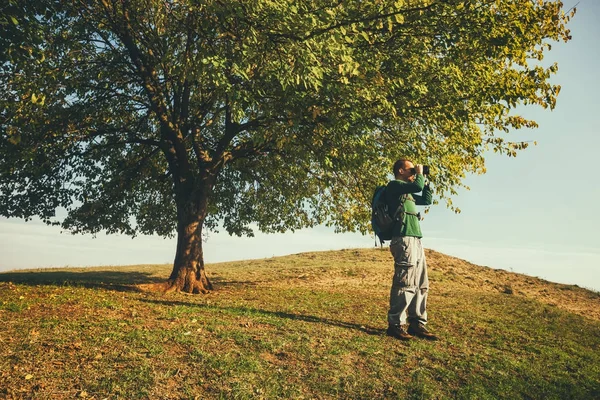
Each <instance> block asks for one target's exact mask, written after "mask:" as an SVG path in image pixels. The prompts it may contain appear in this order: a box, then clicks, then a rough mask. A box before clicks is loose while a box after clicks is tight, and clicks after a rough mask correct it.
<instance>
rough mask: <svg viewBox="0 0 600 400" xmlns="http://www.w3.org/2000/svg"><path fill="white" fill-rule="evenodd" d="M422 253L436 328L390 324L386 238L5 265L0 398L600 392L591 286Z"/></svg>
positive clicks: (591, 395)
mask: <svg viewBox="0 0 600 400" xmlns="http://www.w3.org/2000/svg"><path fill="white" fill-rule="evenodd" d="M427 256H428V260H429V272H430V281H431V289H430V297H429V308H428V312H429V318H430V323H429V327H430V330H432V331H433V332H435V333H436V334H438V335H439V336H440V340H439V341H437V342H427V341H423V340H413V341H411V342H409V343H404V342H399V341H397V340H394V339H392V338H388V337H386V336H385V328H386V311H387V305H388V294H389V287H390V280H391V269H392V259H391V256H390V254H389V251H387V250H380V249H364V250H343V251H332V252H317V253H303V254H297V255H291V256H286V257H277V258H270V259H263V260H251V261H243V262H231V263H220V264H212V265H208V266H207V270H208V274H209V276H210V278H211V279H212V280H213V283H214V284H215V285H216V288H217V290H215V291H214V292H212V293H210V294H208V295H194V296H192V295H184V294H176V293H175V294H157V293H143V292H137V291H134V290H131V289H132V287H131V285H133V284H144V283H152V282H155V281H160V280H162V279H165V278H166V277H167V276H168V274H169V272H170V267H169V266H166V265H159V266H131V267H115V268H86V269H63V270H39V271H34V272H12V273H4V274H0V398H7V399H11V398H16V399H25V398H27V399H29V398H32V399H72V398H86V399H220V398H222V399H280V398H289V399H405V398H406V399H447V398H456V399H598V398H600V294H599V293H597V292H593V291H589V290H585V289H582V288H579V287H577V286H569V285H560V284H554V283H550V282H546V281H543V280H541V279H537V278H532V277H528V276H525V275H519V274H514V273H509V272H506V271H501V270H493V269H490V268H486V267H480V266H476V265H472V264H470V263H467V262H465V261H462V260H459V259H456V258H452V257H448V256H445V255H443V254H440V253H436V252H434V251H427Z"/></svg>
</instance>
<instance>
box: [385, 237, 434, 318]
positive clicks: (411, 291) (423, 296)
mask: <svg viewBox="0 0 600 400" xmlns="http://www.w3.org/2000/svg"><path fill="white" fill-rule="evenodd" d="M390 251H391V252H392V255H393V256H394V278H393V280H392V290H391V293H390V309H389V311H388V323H389V324H390V325H405V324H406V323H407V322H408V323H416V322H421V323H423V324H426V323H427V291H428V289H429V278H428V277H427V262H426V261H425V251H424V250H423V246H422V245H421V239H420V238H417V237H412V236H396V237H393V238H392V242H391V244H390Z"/></svg>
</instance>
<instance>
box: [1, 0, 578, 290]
mask: <svg viewBox="0 0 600 400" xmlns="http://www.w3.org/2000/svg"><path fill="white" fill-rule="evenodd" d="M34 5H35V6H34ZM4 11H5V12H4V13H3V15H4V16H3V19H2V20H1V21H0V22H1V26H2V29H3V30H4V31H5V32H11V35H10V36H4V35H3V37H10V39H9V42H6V41H2V42H0V43H1V44H2V45H3V47H5V49H3V50H7V51H6V52H3V54H6V56H5V58H4V59H3V60H2V65H1V66H0V82H1V85H2V95H1V97H0V101H1V102H2V110H3V111H2V113H1V120H0V129H1V139H0V154H1V156H2V157H1V160H0V187H1V188H2V193H1V194H0V215H3V216H8V217H18V218H26V219H27V218H31V217H33V216H39V217H40V218H41V219H42V220H44V221H45V222H46V223H49V224H59V225H61V226H62V227H63V228H65V229H68V230H70V231H72V232H75V233H78V232H81V233H84V232H87V233H97V232H99V231H102V230H106V231H107V232H109V233H113V232H120V233H125V234H129V235H135V234H139V233H141V234H159V235H171V234H173V232H176V235H177V251H176V256H175V261H174V265H173V272H172V274H171V276H170V279H169V281H168V283H167V286H165V287H167V288H171V289H176V290H180V291H185V292H192V293H198V292H204V291H206V290H210V289H211V288H212V285H211V283H210V281H209V280H208V278H207V277H206V274H205V269H204V262H203V254H202V232H203V229H207V230H215V229H217V228H218V227H219V226H220V225H222V227H223V229H225V230H226V231H227V232H229V233H230V234H235V235H252V232H253V230H252V226H253V224H256V228H257V229H259V230H261V231H265V232H282V231H285V230H294V229H299V228H302V227H310V226H314V225H316V224H327V225H329V226H334V227H336V229H337V230H340V231H344V230H354V231H355V230H359V231H362V232H363V233H365V232H366V231H367V229H368V220H369V207H368V205H369V201H370V194H371V192H372V190H373V188H374V186H375V185H376V184H377V183H379V182H381V181H382V180H384V179H385V178H386V175H387V174H388V172H389V169H390V165H391V164H392V163H393V161H394V160H395V159H396V158H398V157H399V156H401V155H402V156H408V157H411V158H413V159H415V160H418V161H419V162H421V163H425V164H429V165H431V169H432V173H433V174H432V181H433V183H434V186H435V191H436V194H437V196H438V197H440V198H445V199H446V200H447V202H448V205H450V206H451V195H452V194H455V190H456V188H457V187H458V186H461V185H462V183H461V181H462V179H463V178H464V177H465V174H466V173H483V172H485V167H484V153H485V151H486V150H488V149H493V150H495V151H500V152H502V153H505V154H508V155H515V152H516V151H517V150H519V149H522V148H525V147H526V146H527V144H526V143H513V142H509V141H507V140H505V138H504V137H503V136H502V133H503V132H508V130H509V129H511V128H522V127H535V126H536V125H535V122H534V121H530V120H526V119H524V118H522V117H520V116H518V115H515V114H514V109H515V107H516V106H517V105H520V104H535V105H540V106H542V107H544V108H546V107H550V108H553V107H554V105H555V101H556V96H557V94H558V92H559V89H560V87H559V86H558V85H554V84H552V83H551V82H550V81H549V79H550V77H551V74H552V73H554V72H556V70H557V66H556V65H552V66H550V67H547V68H544V67H542V66H541V65H540V62H539V61H540V60H542V58H543V55H544V53H545V52H546V51H547V50H549V49H550V42H551V41H558V40H562V41H567V40H568V39H569V31H568V29H567V28H566V24H567V22H568V20H569V18H570V17H571V15H572V13H571V14H570V15H566V14H565V13H564V11H563V6H562V3H561V2H560V1H548V0H535V1H534V0H434V1H432V0H396V1H384V0H381V1H375V0H373V1H349V0H339V1H336V2H329V1H322V0H305V1H299V2H290V1H287V0H268V1H267V0H252V1H246V0H239V1H222V0H206V1H197V0H101V1H97V2H88V1H83V0H79V1H77V0H65V1H60V2H58V1H56V2H52V1H48V0H45V1H42V0H40V1H35V2H33V1H26V0H22V1H15V0H11V1H10V2H9V4H8V5H7V6H6V9H5V10H4ZM573 12H574V10H573ZM57 210H62V213H64V214H65V215H66V216H65V217H64V218H59V217H57V216H56V215H57Z"/></svg>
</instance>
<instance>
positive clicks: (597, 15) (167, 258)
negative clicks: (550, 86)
mask: <svg viewBox="0 0 600 400" xmlns="http://www.w3.org/2000/svg"><path fill="white" fill-rule="evenodd" d="M564 3H565V9H569V8H570V7H572V6H573V5H575V4H576V1H572V0H566V1H564ZM569 28H570V29H571V33H572V36H573V40H572V41H570V42H568V43H567V44H562V43H560V44H559V43H557V44H553V47H552V51H550V52H549V53H548V54H547V56H546V59H545V63H546V62H548V63H550V62H554V61H556V62H558V64H559V72H558V74H557V75H555V77H554V78H553V81H554V82H555V83H558V84H560V85H561V86H562V90H561V93H560V95H559V98H558V103H557V106H556V108H555V109H554V110H553V111H549V110H543V109H541V108H540V109H538V108H526V109H523V110H521V113H522V114H523V115H524V116H526V117H529V118H532V119H535V120H536V121H537V122H538V124H539V128H538V129H535V130H520V131H516V132H512V133H510V134H509V135H508V139H514V140H531V141H537V143H538V145H537V146H533V147H530V148H528V149H527V150H525V151H523V152H521V153H520V154H519V156H518V157H517V158H507V157H503V156H497V155H495V154H493V153H490V154H489V155H488V157H487V169H488V172H487V173H486V174H485V175H481V176H469V177H468V178H467V180H466V184H467V185H468V186H470V187H471V190H470V191H465V190H463V191H460V193H459V195H458V196H457V197H456V198H454V204H455V205H457V206H458V207H460V208H461V210H462V213H461V214H458V215H457V214H454V213H453V212H451V211H450V210H448V209H446V208H445V206H444V205H443V204H442V205H438V206H436V207H433V208H432V209H431V211H430V213H429V214H427V215H426V217H425V220H424V221H423V222H422V229H423V231H424V234H425V237H424V239H423V241H424V245H425V247H427V248H431V249H434V250H437V251H440V252H443V253H446V254H450V255H454V256H457V257H460V258H463V259H465V260H468V261H470V262H473V263H475V264H479V265H486V266H489V267H493V268H502V269H506V270H509V271H514V272H519V273H524V274H528V275H532V276H538V277H541V278H544V279H548V280H551V281H555V282H561V283H573V284H577V285H579V286H583V287H587V288H592V289H595V290H597V291H600V240H599V239H600V232H599V230H600V182H599V180H598V178H597V176H598V172H599V171H600V135H599V134H598V133H599V132H600V78H599V77H600V72H599V71H600V67H599V66H600V1H597V0H582V1H579V4H578V5H577V14H576V16H575V18H574V19H573V20H572V21H571V23H570V24H569ZM373 246H374V239H373V237H372V236H362V235H360V234H335V233H333V231H332V230H330V229H327V228H323V227H319V228H315V229H311V230H302V231H299V232H296V233H293V234H291V233H288V234H281V235H265V234H260V233H257V236H256V237H255V238H237V237H229V236H228V235H226V234H224V233H222V234H211V235H210V236H209V237H208V240H207V242H206V244H205V248H204V255H205V261H206V262H208V263H210V262H218V261H228V260H243V259H252V258H265V257H272V256H278V255H285V254H293V253H299V252H304V251H316V250H333V249H342V248H356V247H362V248H367V247H373ZM0 250H1V251H0V271H2V270H9V269H17V268H37V267H62V266H92V265H130V264H148V263H171V262H172V261H173V258H174V255H175V239H162V238H158V237H148V236H142V237H137V238H135V239H131V238H130V237H126V236H119V235H105V234H99V235H98V236H97V237H96V238H92V237H91V236H81V235H75V236H73V235H70V234H68V233H60V229H58V228H55V227H48V226H46V225H44V224H42V223H41V222H39V221H35V220H34V221H30V222H24V221H21V220H16V219H8V220H7V219H0ZM208 273H209V274H210V269H209V270H208Z"/></svg>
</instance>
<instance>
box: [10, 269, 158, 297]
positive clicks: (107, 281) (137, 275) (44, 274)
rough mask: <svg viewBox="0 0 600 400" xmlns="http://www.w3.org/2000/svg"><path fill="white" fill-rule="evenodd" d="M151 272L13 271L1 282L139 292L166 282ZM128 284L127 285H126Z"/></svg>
mask: <svg viewBox="0 0 600 400" xmlns="http://www.w3.org/2000/svg"><path fill="white" fill-rule="evenodd" d="M164 281H165V278H160V277H157V276H155V275H153V274H152V273H150V272H141V271H112V270H93V271H84V270H74V271H69V270H60V271H43V270H42V271H23V272H18V271H12V272H2V273H0V282H12V283H19V284H22V285H30V286H37V285H59V286H77V287H85V288H101V289H108V290H116V291H119V292H138V291H140V289H139V288H138V287H137V285H140V284H148V283H158V282H164ZM124 282H127V283H124Z"/></svg>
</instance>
